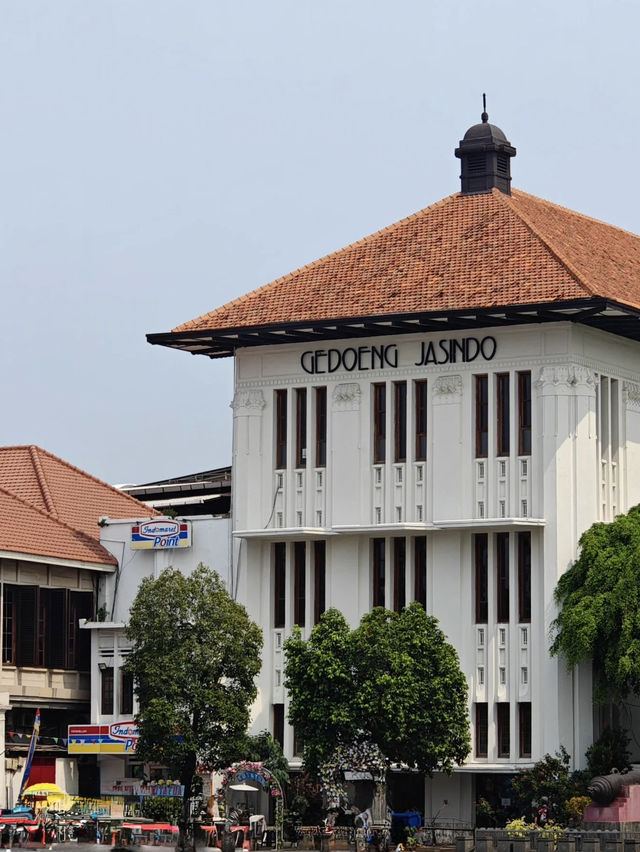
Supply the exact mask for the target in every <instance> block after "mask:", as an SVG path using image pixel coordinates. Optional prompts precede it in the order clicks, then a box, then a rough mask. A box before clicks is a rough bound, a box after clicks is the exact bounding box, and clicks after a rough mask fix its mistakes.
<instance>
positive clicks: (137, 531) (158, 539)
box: [131, 519, 191, 550]
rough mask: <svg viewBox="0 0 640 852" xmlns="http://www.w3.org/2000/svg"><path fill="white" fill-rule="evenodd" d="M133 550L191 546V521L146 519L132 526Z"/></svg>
mask: <svg viewBox="0 0 640 852" xmlns="http://www.w3.org/2000/svg"><path fill="white" fill-rule="evenodd" d="M131 547H132V549H133V550H165V549H169V548H173V547H191V524H190V523H189V521H171V520H167V519H162V520H161V521H144V522H142V523H139V524H134V525H133V526H132V527H131Z"/></svg>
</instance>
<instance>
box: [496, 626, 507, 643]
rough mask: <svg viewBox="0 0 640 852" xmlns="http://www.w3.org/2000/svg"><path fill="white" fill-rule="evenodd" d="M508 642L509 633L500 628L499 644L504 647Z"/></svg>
mask: <svg viewBox="0 0 640 852" xmlns="http://www.w3.org/2000/svg"><path fill="white" fill-rule="evenodd" d="M506 641H507V631H506V629H505V628H504V627H500V628H499V630H498V642H499V643H500V645H504V644H505V642H506Z"/></svg>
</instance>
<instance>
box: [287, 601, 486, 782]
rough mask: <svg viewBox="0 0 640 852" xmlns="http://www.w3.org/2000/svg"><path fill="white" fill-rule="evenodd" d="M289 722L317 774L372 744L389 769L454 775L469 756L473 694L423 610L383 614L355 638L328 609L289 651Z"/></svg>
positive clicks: (364, 623) (370, 618) (370, 617)
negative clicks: (337, 757) (339, 753)
mask: <svg viewBox="0 0 640 852" xmlns="http://www.w3.org/2000/svg"><path fill="white" fill-rule="evenodd" d="M285 656H286V665H285V684H286V686H287V689H288V690H289V696H290V705H289V720H290V722H291V723H292V724H293V725H294V726H295V727H296V729H297V731H298V733H300V734H302V737H303V741H304V745H305V753H304V760H305V767H306V768H307V769H308V770H309V771H311V772H313V773H314V774H315V773H317V770H318V767H319V765H320V764H321V763H324V762H325V761H326V760H327V759H328V758H329V757H330V756H331V755H332V754H333V752H334V751H335V749H336V747H337V746H339V745H349V744H350V743H352V742H354V740H355V739H356V738H358V739H359V740H366V741H370V742H372V743H375V744H376V745H377V746H378V747H379V748H380V749H381V750H382V752H383V753H384V755H385V756H386V757H387V758H388V759H389V760H390V761H392V762H403V763H406V764H407V765H408V766H414V767H417V768H418V769H421V770H422V771H424V772H427V773H429V774H431V773H433V772H434V771H435V770H441V771H444V772H450V771H451V769H452V768H453V765H454V763H458V764H459V763H462V761H463V760H464V759H465V757H466V756H467V754H468V753H469V749H470V739H469V722H468V716H467V686H466V681H465V678H464V675H463V674H462V672H461V671H460V666H459V663H458V657H457V655H456V652H455V650H454V649H453V648H452V647H451V645H449V643H448V642H447V641H446V638H445V636H444V634H443V633H442V631H441V630H440V629H439V627H438V622H437V620H436V619H435V618H432V617H430V616H428V615H427V614H426V613H425V611H424V609H423V608H422V607H421V606H420V605H419V604H417V603H413V604H411V605H410V606H408V607H406V608H405V609H404V610H403V611H402V612H401V613H395V612H389V611H388V610H385V609H383V608H381V607H379V608H376V609H374V610H373V611H372V612H370V613H368V614H366V615H365V616H363V618H362V620H361V623H360V625H359V627H358V628H357V629H356V630H354V631H351V630H349V627H348V625H347V623H346V621H345V619H344V617H343V616H342V615H341V613H339V612H338V611H337V610H335V609H331V610H328V611H327V612H326V613H325V614H324V615H323V616H322V618H321V619H320V622H319V623H318V624H317V625H316V626H315V627H314V628H313V630H312V631H311V635H310V637H309V639H308V640H307V641H304V640H303V639H302V638H301V635H300V632H299V631H297V632H294V634H293V636H292V637H291V638H290V639H289V640H288V641H287V642H286V643H285Z"/></svg>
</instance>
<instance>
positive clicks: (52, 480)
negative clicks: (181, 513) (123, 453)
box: [0, 446, 158, 564]
mask: <svg viewBox="0 0 640 852" xmlns="http://www.w3.org/2000/svg"><path fill="white" fill-rule="evenodd" d="M0 488H1V489H3V491H4V492H6V493H5V497H4V499H5V500H9V497H10V498H11V499H10V500H9V502H8V503H7V505H6V508H7V509H8V508H11V507H13V509H15V510H16V511H18V510H19V512H20V518H16V519H14V518H13V517H12V516H11V515H10V514H6V513H4V511H3V515H2V517H1V518H0V539H1V540H2V547H0V549H3V550H10V551H16V552H20V553H33V554H39V555H47V554H48V555H50V556H57V557H58V558H68V559H80V558H82V559H86V561H97V562H106V563H107V564H111V563H112V562H113V559H112V557H111V556H110V554H109V553H108V552H107V551H106V550H105V549H104V548H102V547H101V546H100V544H99V541H100V528H99V526H98V519H99V518H100V517H102V516H108V517H110V518H136V517H138V518H141V517H145V518H146V517H150V516H153V515H157V514H158V512H157V511H156V510H154V509H152V508H150V507H149V506H146V505H145V504H144V503H140V502H139V501H138V500H135V499H134V498H133V497H130V496H129V495H128V494H124V493H123V492H122V491H119V490H118V489H117V488H113V487H112V486H111V485H107V483H106V482H101V481H100V480H99V479H96V478H95V477H93V476H90V475H89V474H88V473H85V472H84V471H83V470H80V469H79V468H77V467H74V466H73V465H70V464H68V463H67V462H65V461H63V460H62V459H60V458H58V457H57V456H54V455H53V454H52V453H48V452H47V451H46V450H43V449H41V448H40V447H36V446H21V447H0ZM7 495H8V496H7ZM16 501H17V503H16ZM24 507H30V508H31V510H33V511H34V512H35V513H36V514H33V511H32V512H29V513H27V512H26V509H25V508H24ZM25 518H28V519H30V521H29V523H32V527H30V526H29V525H28V524H26V525H25V524H23V523H22V522H19V521H20V519H22V520H24V519H25ZM56 530H57V532H55V534H53V533H54V531H56ZM45 532H46V533H47V535H48V534H49V533H51V534H52V535H53V539H52V542H53V543H52V545H51V546H52V547H53V548H57V551H56V552H54V551H53V550H47V549H46V536H44V538H42V541H40V535H41V534H43V535H44V533H45ZM12 537H13V538H12ZM12 541H13V546H12ZM29 541H32V543H33V547H40V548H41V549H36V550H28V549H26V550H25V549H24V545H25V544H28V543H29ZM90 541H92V542H93V545H90ZM63 543H65V546H67V547H68V551H67V555H66V556H63V554H62V552H61V549H62V550H63V549H64V547H63ZM91 547H93V551H92V550H91ZM42 548H44V550H43V549H42ZM90 552H92V553H93V555H94V559H93V560H91V559H89V558H88V556H87V554H89V553H90ZM80 553H84V554H85V556H83V557H80V556H79V555H78V554H80ZM97 554H101V558H100V559H97V558H95V557H96V555H97Z"/></svg>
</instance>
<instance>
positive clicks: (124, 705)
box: [120, 669, 133, 716]
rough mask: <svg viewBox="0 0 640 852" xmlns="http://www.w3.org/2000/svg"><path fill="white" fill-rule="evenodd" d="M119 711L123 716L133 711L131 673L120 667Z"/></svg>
mask: <svg viewBox="0 0 640 852" xmlns="http://www.w3.org/2000/svg"><path fill="white" fill-rule="evenodd" d="M120 712H121V713H122V714H123V715H124V716H130V715H131V714H132V713H133V675H132V674H130V673H129V672H124V671H122V669H120Z"/></svg>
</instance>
